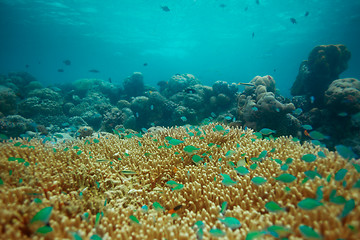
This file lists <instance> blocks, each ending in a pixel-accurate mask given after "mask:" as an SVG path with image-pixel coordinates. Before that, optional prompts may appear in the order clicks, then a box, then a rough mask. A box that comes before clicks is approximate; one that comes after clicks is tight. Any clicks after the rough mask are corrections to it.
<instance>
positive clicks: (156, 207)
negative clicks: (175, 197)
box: [153, 202, 165, 212]
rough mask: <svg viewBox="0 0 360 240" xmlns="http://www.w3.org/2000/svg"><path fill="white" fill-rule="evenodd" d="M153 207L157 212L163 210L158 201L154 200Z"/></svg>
mask: <svg viewBox="0 0 360 240" xmlns="http://www.w3.org/2000/svg"><path fill="white" fill-rule="evenodd" d="M153 207H154V209H155V210H156V211H158V212H163V211H165V208H164V207H163V206H161V205H160V203H158V202H154V203H153Z"/></svg>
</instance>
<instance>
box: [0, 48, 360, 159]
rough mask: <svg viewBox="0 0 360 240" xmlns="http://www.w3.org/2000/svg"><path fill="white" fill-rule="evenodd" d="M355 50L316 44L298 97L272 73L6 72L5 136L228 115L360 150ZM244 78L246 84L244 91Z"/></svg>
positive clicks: (1, 85) (227, 119)
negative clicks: (53, 77)
mask: <svg viewBox="0 0 360 240" xmlns="http://www.w3.org/2000/svg"><path fill="white" fill-rule="evenodd" d="M350 55H351V54H350V51H349V50H348V49H347V48H346V46H344V45H341V44H338V45H320V46H316V47H315V48H314V49H313V50H312V51H311V52H310V54H309V58H308V60H305V61H303V62H302V63H301V64H300V68H299V74H298V76H297V78H296V81H295V82H294V84H293V86H292V88H291V93H292V95H293V97H292V98H291V99H288V98H285V97H283V96H282V95H281V94H280V92H279V91H278V90H277V89H276V81H275V79H274V78H273V77H272V76H270V75H266V76H255V77H254V78H253V79H252V80H251V81H250V82H249V80H243V82H245V83H241V82H240V83H239V82H238V80H236V81H237V82H236V83H228V82H225V81H217V82H215V83H214V84H213V85H212V86H205V85H202V84H201V82H200V80H199V79H198V78H197V77H196V76H194V75H192V74H188V73H187V74H175V75H173V76H172V77H171V78H170V79H168V80H167V81H159V82H158V87H157V88H155V87H151V86H147V85H145V84H144V79H143V78H144V77H143V75H142V73H140V72H134V73H133V74H132V75H131V76H129V77H127V78H126V79H124V80H123V82H122V85H116V84H114V83H111V82H109V81H104V80H102V79H78V80H76V81H74V82H72V83H67V84H58V85H53V86H47V87H44V86H43V85H42V84H41V83H40V82H38V81H37V80H36V79H35V78H34V77H33V76H31V75H30V74H29V73H26V72H15V73H9V74H7V75H2V76H0V133H1V139H2V140H6V139H8V138H15V137H24V138H33V137H37V138H42V139H44V141H52V142H57V141H66V140H67V139H73V138H77V137H78V138H84V137H87V136H92V135H94V134H98V132H112V133H116V134H119V135H122V136H123V137H124V136H125V135H126V134H125V133H129V132H140V131H143V132H146V131H148V129H149V128H156V127H157V126H162V127H171V126H179V125H186V124H190V125H201V124H207V123H209V122H221V123H223V124H226V125H229V126H230V127H240V126H241V127H249V128H252V129H254V131H261V130H263V129H269V130H271V131H270V133H271V135H272V136H274V137H278V136H282V135H292V136H293V137H295V138H297V139H299V140H300V141H312V142H313V143H314V144H316V145H320V146H323V145H324V144H325V145H326V146H327V147H329V148H330V149H334V147H335V146H338V145H346V146H349V147H351V148H352V151H354V152H355V153H356V154H358V155H360V81H359V80H357V79H355V78H345V79H339V75H340V74H341V73H342V72H343V71H344V70H345V69H346V68H347V63H348V61H349V59H350ZM239 85H245V86H246V87H245V90H244V91H243V92H239V90H238V88H239ZM269 130H268V131H269ZM264 131H265V130H264Z"/></svg>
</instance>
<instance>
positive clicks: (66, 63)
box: [63, 59, 71, 66]
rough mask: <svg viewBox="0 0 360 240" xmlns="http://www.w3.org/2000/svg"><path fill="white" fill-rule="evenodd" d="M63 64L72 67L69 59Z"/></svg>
mask: <svg viewBox="0 0 360 240" xmlns="http://www.w3.org/2000/svg"><path fill="white" fill-rule="evenodd" d="M63 63H64V64H65V65H66V66H70V65H71V61H70V60H69V59H66V60H64V61H63Z"/></svg>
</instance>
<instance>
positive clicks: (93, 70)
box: [89, 69, 100, 73]
mask: <svg viewBox="0 0 360 240" xmlns="http://www.w3.org/2000/svg"><path fill="white" fill-rule="evenodd" d="M89 72H92V73H99V72H100V71H99V70H96V69H91V70H89Z"/></svg>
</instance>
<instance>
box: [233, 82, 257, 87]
mask: <svg viewBox="0 0 360 240" xmlns="http://www.w3.org/2000/svg"><path fill="white" fill-rule="evenodd" d="M237 85H245V86H251V87H254V86H255V84H253V83H243V82H239V83H238V84H237Z"/></svg>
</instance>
